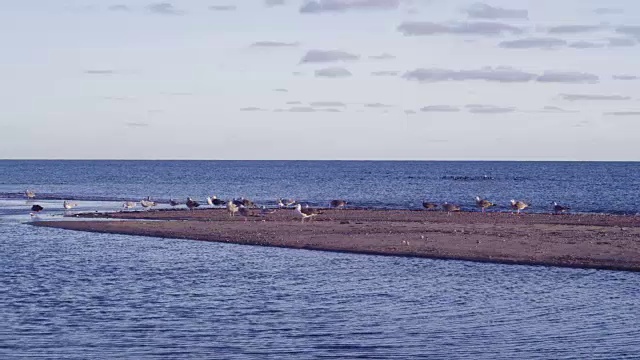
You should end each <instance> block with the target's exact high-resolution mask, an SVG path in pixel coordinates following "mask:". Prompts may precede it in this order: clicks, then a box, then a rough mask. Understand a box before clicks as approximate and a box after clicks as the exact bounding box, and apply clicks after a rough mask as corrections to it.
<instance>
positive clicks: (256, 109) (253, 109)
mask: <svg viewBox="0 0 640 360" xmlns="http://www.w3.org/2000/svg"><path fill="white" fill-rule="evenodd" d="M240 111H266V109H263V108H259V107H257V106H247V107H243V108H240Z"/></svg>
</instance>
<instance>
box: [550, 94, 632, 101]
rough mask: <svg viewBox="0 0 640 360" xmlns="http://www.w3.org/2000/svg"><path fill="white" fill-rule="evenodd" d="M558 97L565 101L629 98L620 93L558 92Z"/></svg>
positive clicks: (619, 99)
mask: <svg viewBox="0 0 640 360" xmlns="http://www.w3.org/2000/svg"><path fill="white" fill-rule="evenodd" d="M560 97H561V98H562V99H564V100H567V101H580V100H587V101H591V100H604V101H606V100H612V101H621V100H631V97H629V96H622V95H592V94H560Z"/></svg>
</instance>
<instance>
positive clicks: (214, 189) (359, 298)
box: [0, 161, 640, 359]
mask: <svg viewBox="0 0 640 360" xmlns="http://www.w3.org/2000/svg"><path fill="white" fill-rule="evenodd" d="M638 175H640V166H639V165H638V164H636V163H518V162H252V161H230V162H209V161H193V162H186V161H150V162H137V161H0V359H22V358H45V359H86V358H91V359H113V358H130V359H155V358H172V359H173V358H221V359H265V358H274V359H282V358H295V359H320V358H335V359H345V358H377V359H392V358H396V359H409V358H431V359H454V358H472V359H550V358H553V359H625V358H628V359H633V358H638V354H640V311H638V309H640V274H638V273H629V272H615V271H598V270H581V269H561V268H550V267H531V266H508V265H500V264H480V263H471V262H462V261H442V260H429V259H412V258H396V257H377V256H368V255H353V254H337V253H327V252H313V251H306V250H292V249H275V248H262V247H252V246H240V245H233V244H219V243H208V242H197V241H188V240H173V239H157V238H142V237H134V236H121V235H106V234H90V233H81V232H70V231H64V230H58V229H46V228H36V227H31V226H29V225H25V224H24V222H25V221H28V220H29V215H28V213H29V207H30V205H31V204H32V203H38V204H42V205H43V206H44V207H45V211H44V214H43V215H42V218H43V219H47V218H58V217H59V216H60V215H62V214H63V212H62V210H58V209H61V202H62V201H61V199H75V200H79V205H80V206H79V208H78V211H93V210H108V209H115V208H117V207H118V205H119V204H120V202H121V201H122V200H124V199H132V200H137V199H140V198H141V197H144V196H151V197H152V198H154V199H164V200H168V199H169V198H170V197H175V198H185V197H186V196H192V197H195V198H199V199H202V198H204V196H206V195H211V194H216V195H218V197H221V198H229V197H237V196H245V197H248V198H251V199H255V200H256V201H257V202H258V203H261V202H262V203H265V204H272V203H273V201H274V199H275V198H278V197H292V198H296V199H299V200H302V201H306V202H309V203H310V204H314V205H324V204H326V203H327V201H328V200H330V199H333V198H339V197H340V198H345V199H347V200H349V201H351V203H352V204H354V206H359V207H376V208H418V207H419V206H420V203H421V201H422V200H426V199H428V200H432V201H449V202H457V203H460V204H463V205H465V206H466V207H467V208H469V209H471V208H472V206H473V197H474V196H475V195H480V196H483V197H488V198H490V199H492V200H494V201H496V202H498V203H499V204H506V202H507V201H508V200H510V199H511V198H523V199H527V200H529V201H531V202H532V203H533V204H534V206H533V211H549V207H548V203H550V202H551V201H558V202H561V203H563V204H567V205H569V206H571V207H572V209H573V210H574V211H579V212H598V213H623V214H636V213H637V212H638V204H640V201H639V200H640V198H639V197H640V195H638V192H637V189H638V185H639V182H640V180H638V179H640V177H639V176H638ZM26 188H30V189H33V190H35V191H36V192H37V194H38V196H37V198H36V200H35V201H33V202H28V201H26V200H25V199H24V198H23V197H22V195H21V193H22V192H23V191H24V190H25V189H26ZM498 210H505V209H504V208H501V209H498Z"/></svg>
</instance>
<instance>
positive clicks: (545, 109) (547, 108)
mask: <svg viewBox="0 0 640 360" xmlns="http://www.w3.org/2000/svg"><path fill="white" fill-rule="evenodd" d="M540 112H545V113H575V112H577V111H575V110H567V109H563V108H561V107H558V106H545V107H543V108H542V110H541V111H540Z"/></svg>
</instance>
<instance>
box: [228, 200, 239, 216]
mask: <svg viewBox="0 0 640 360" xmlns="http://www.w3.org/2000/svg"><path fill="white" fill-rule="evenodd" d="M227 211H228V212H229V216H235V215H236V213H237V212H238V205H236V204H235V203H234V202H233V200H229V202H227Z"/></svg>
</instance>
